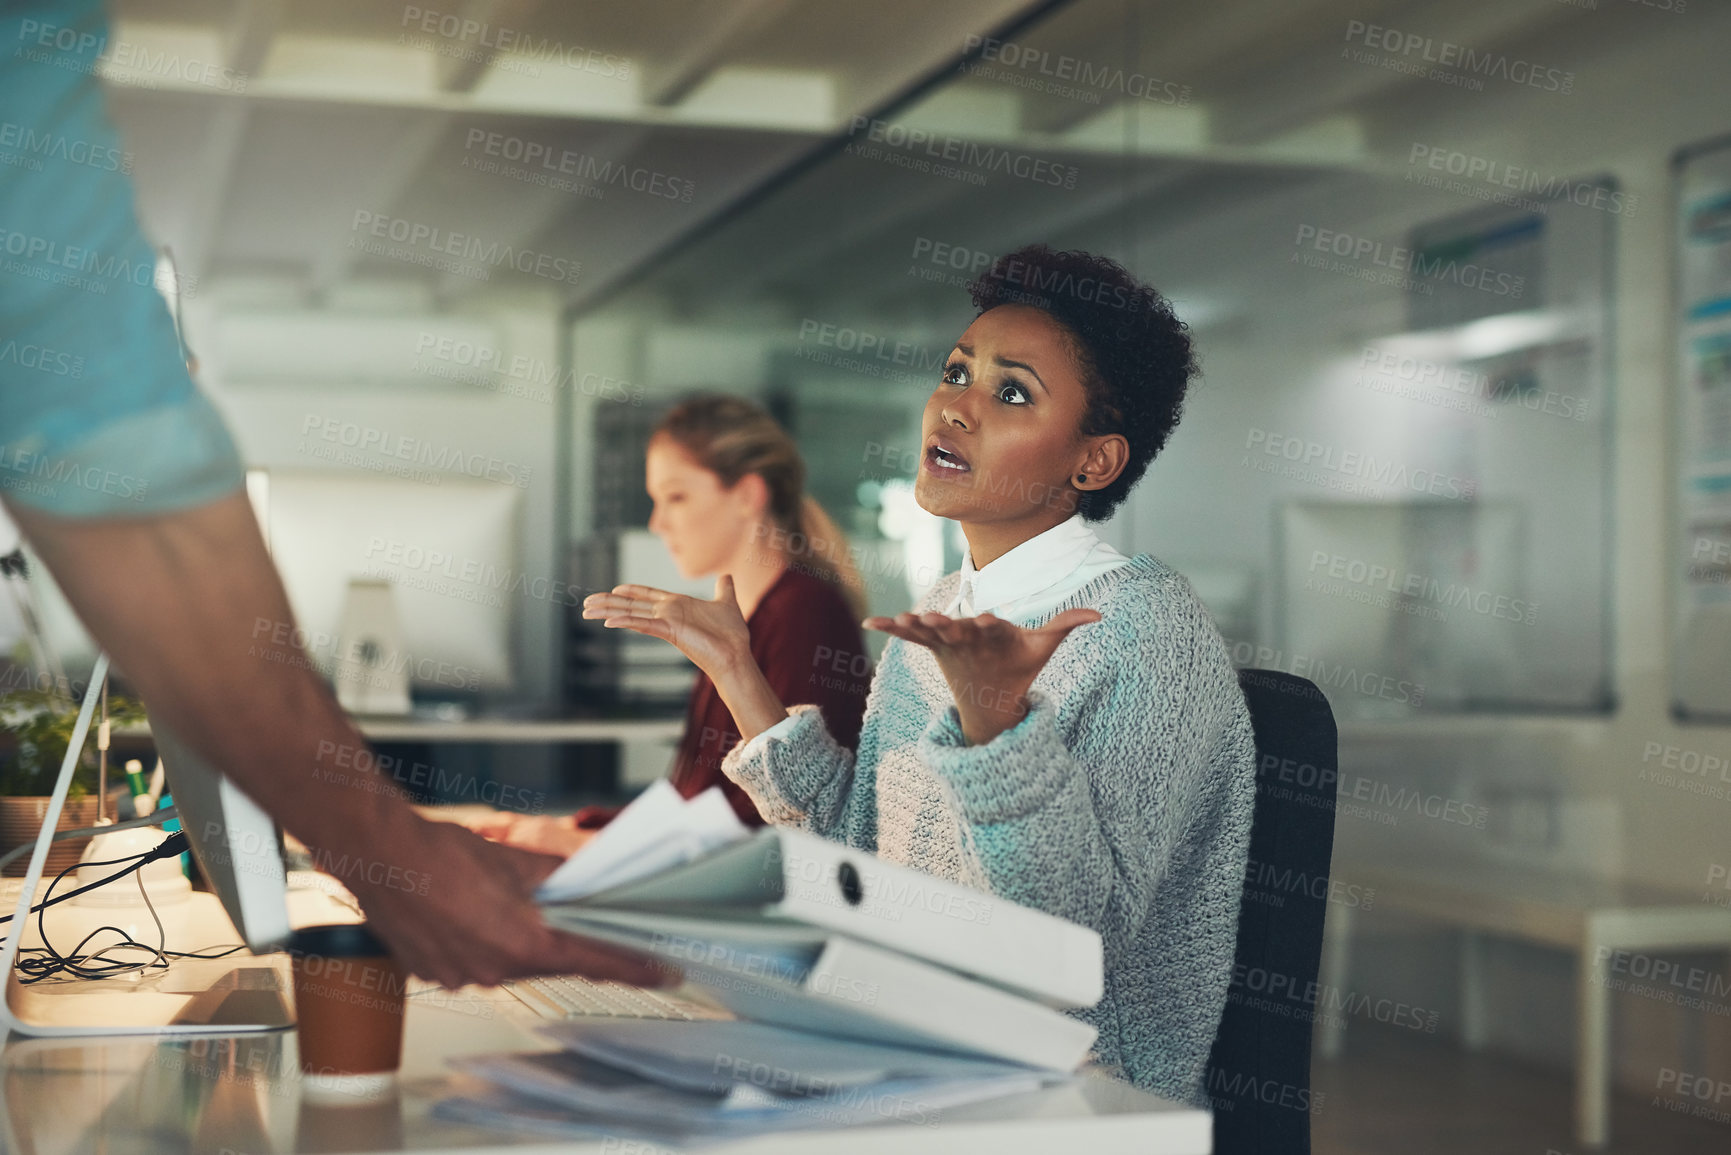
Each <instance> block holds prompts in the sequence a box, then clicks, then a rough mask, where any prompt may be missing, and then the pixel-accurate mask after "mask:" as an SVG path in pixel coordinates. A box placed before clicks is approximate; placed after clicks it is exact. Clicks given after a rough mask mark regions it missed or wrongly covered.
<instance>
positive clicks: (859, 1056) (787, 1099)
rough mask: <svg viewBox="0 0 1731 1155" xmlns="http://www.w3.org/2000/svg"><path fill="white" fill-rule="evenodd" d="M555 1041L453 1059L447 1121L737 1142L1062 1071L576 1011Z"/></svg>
mask: <svg viewBox="0 0 1731 1155" xmlns="http://www.w3.org/2000/svg"><path fill="white" fill-rule="evenodd" d="M543 1033H545V1034H547V1035H548V1036H549V1037H551V1038H553V1039H555V1040H556V1041H558V1042H559V1043H561V1044H562V1046H563V1048H564V1049H563V1050H559V1051H545V1052H534V1053H526V1054H514V1055H489V1056H482V1057H479V1058H471V1059H464V1060H458V1061H456V1063H455V1065H456V1066H457V1067H458V1068H459V1069H460V1070H462V1071H463V1072H464V1073H465V1074H466V1075H468V1076H470V1077H471V1078H472V1079H474V1080H475V1081H476V1086H475V1089H474V1091H473V1092H472V1093H470V1094H467V1095H463V1096H460V1097H455V1098H451V1099H447V1100H445V1101H443V1102H441V1103H439V1104H438V1105H437V1107H436V1108H435V1114H436V1115H437V1116H438V1117H440V1118H444V1119H449V1120H452V1121H460V1122H466V1123H476V1124H483V1125H489V1126H506V1127H509V1128H511V1129H514V1130H524V1131H530V1132H536V1133H542V1134H553V1135H559V1136H562V1137H573V1138H578V1137H598V1136H600V1135H603V1134H611V1135H618V1134H620V1133H626V1134H632V1135H637V1136H642V1137H645V1138H648V1139H651V1140H662V1141H674V1142H678V1141H685V1140H689V1139H692V1138H696V1137H706V1138H736V1137H739V1136H743V1135H749V1134H757V1133H762V1132H766V1131H780V1130H789V1129H799V1128H825V1127H842V1126H853V1125H858V1124H862V1123H876V1122H891V1121H901V1122H910V1123H929V1122H931V1121H933V1120H934V1119H935V1118H936V1117H937V1115H938V1113H939V1112H941V1111H943V1110H944V1109H945V1108H947V1107H955V1106H960V1105H962V1104H965V1103H971V1102H977V1101H980V1100H982V1099H990V1098H996V1097H999V1096H1003V1095H1010V1094H1017V1093H1021V1092H1026V1091H1031V1090H1035V1089H1037V1088H1039V1087H1040V1086H1041V1085H1042V1084H1044V1083H1048V1082H1052V1081H1055V1080H1056V1079H1058V1078H1060V1076H1056V1075H1053V1074H1051V1073H1049V1072H1046V1073H1042V1072H1038V1071H1031V1070H1029V1069H1027V1068H1025V1067H1019V1066H1016V1065H1014V1064H1008V1063H996V1062H991V1061H988V1060H983V1059H969V1058H963V1057H960V1056H955V1055H945V1054H939V1053H936V1052H930V1051H919V1050H911V1049H905V1048H895V1047H885V1046H879V1045H876V1044H871V1043H862V1042H855V1041H850V1040H844V1039H836V1038H833V1037H828V1036H821V1035H813V1034H808V1033H804V1032H799V1031H793V1030H788V1029H785V1028H781V1027H773V1026H767V1025H764V1024H761V1023H748V1022H697V1023H687V1022H663V1021H657V1020H644V1019H600V1018H592V1019H581V1020H575V1021H573V1022H569V1023H562V1024H559V1025H556V1026H551V1027H548V1028H547V1029H546V1030H545V1031H544V1032H543Z"/></svg>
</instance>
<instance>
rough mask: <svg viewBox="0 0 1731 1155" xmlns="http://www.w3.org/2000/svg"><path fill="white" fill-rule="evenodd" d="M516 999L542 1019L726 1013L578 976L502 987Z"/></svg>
mask: <svg viewBox="0 0 1731 1155" xmlns="http://www.w3.org/2000/svg"><path fill="white" fill-rule="evenodd" d="M505 989H506V990H508V991H510V992H511V993H512V994H513V995H516V996H517V999H518V1000H519V1001H520V1002H522V1003H523V1005H525V1006H527V1007H528V1008H529V1009H530V1010H533V1011H534V1012H535V1013H536V1014H538V1015H540V1016H541V1017H542V1018H544V1019H571V1018H580V1017H583V1016H589V1015H598V1016H608V1017H613V1018H629V1019H685V1020H688V1021H694V1020H697V1019H725V1018H730V1017H732V1016H730V1015H729V1014H728V1013H727V1012H726V1011H723V1010H718V1009H716V1008H714V1007H709V1006H705V1005H704V1004H703V1003H700V1002H697V1001H695V1000H693V999H687V998H681V997H680V996H678V995H669V994H664V993H663V992H661V991H652V990H646V989H644V988H643V987H633V986H627V985H626V984H625V983H608V982H600V983H598V982H595V981H593V980H591V979H586V978H582V977H580V976H578V975H562V976H558V977H554V978H536V979H521V980H519V981H516V982H509V983H506V984H505Z"/></svg>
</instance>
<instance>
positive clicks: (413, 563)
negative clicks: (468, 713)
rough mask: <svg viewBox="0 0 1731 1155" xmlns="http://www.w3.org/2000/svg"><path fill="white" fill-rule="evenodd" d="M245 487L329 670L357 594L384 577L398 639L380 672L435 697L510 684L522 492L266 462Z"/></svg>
mask: <svg viewBox="0 0 1731 1155" xmlns="http://www.w3.org/2000/svg"><path fill="white" fill-rule="evenodd" d="M247 489H248V493H249V496H251V498H252V500H253V506H254V510H255V511H256V512H257V513H258V515H259V524H260V525H261V526H262V527H263V529H264V531H265V540H266V541H267V542H268V543H269V545H270V552H271V557H272V559H273V560H274V561H275V563H276V568H277V572H278V573H279V574H280V575H281V576H282V581H283V586H284V587H285V588H286V589H287V591H288V598H289V604H290V606H291V607H292V608H293V610H294V616H295V623H296V626H297V627H298V628H299V630H300V631H301V634H302V636H303V638H304V639H305V642H304V643H303V644H304V645H305V647H306V649H307V650H308V656H309V657H311V658H312V660H313V661H314V662H315V663H316V664H317V665H318V666H319V668H320V669H321V670H322V671H323V672H324V673H325V674H326V675H327V676H333V675H337V674H340V673H341V671H340V670H339V668H338V667H339V665H340V663H341V662H343V661H346V660H347V658H346V657H345V656H344V651H343V645H342V643H343V641H344V640H345V634H346V633H353V632H354V630H353V623H354V622H355V620H356V618H355V600H356V598H357V596H359V595H358V594H357V592H356V591H357V590H360V589H362V588H364V589H366V590H367V591H370V592H376V590H377V587H378V586H380V585H381V584H384V585H388V587H389V596H390V598H391V600H393V601H394V603H395V615H394V616H395V619H396V622H397V623H398V628H400V633H401V646H400V649H398V650H397V651H396V652H385V653H382V654H378V655H376V657H377V659H378V661H379V663H380V667H381V668H382V669H383V670H385V671H388V672H392V673H397V674H406V675H407V678H408V680H409V682H411V683H412V684H413V685H414V686H415V687H417V688H418V689H421V690H424V691H428V692H430V693H431V694H432V695H433V696H437V697H446V698H449V697H464V696H467V695H470V694H473V693H478V692H483V691H499V690H510V689H512V688H513V687H514V685H515V672H514V663H513V661H512V652H513V645H512V639H513V628H514V623H515V620H516V613H515V610H516V606H517V603H518V602H519V601H520V600H521V599H522V597H523V596H524V593H523V591H524V588H525V586H526V584H527V583H526V582H525V581H524V580H523V572H522V564H521V560H520V558H521V552H520V550H519V548H518V541H519V528H518V522H519V517H520V513H521V506H522V500H521V498H522V490H520V489H516V488H514V487H511V486H508V485H501V484H498V483H495V482H478V481H466V480H461V479H453V478H448V477H441V478H440V479H439V483H438V484H437V485H434V484H431V483H428V482H421V481H410V480H405V479H401V478H386V477H380V478H370V477H353V476H349V475H346V474H332V473H316V472H306V471H299V472H297V471H286V470H274V469H273V470H268V471H266V470H253V471H250V472H249V473H248V476H247ZM370 592H369V596H370ZM345 624H347V626H348V627H349V628H348V629H345ZM391 648H392V649H396V648H395V647H391Z"/></svg>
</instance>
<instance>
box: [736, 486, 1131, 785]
mask: <svg viewBox="0 0 1731 1155" xmlns="http://www.w3.org/2000/svg"><path fill="white" fill-rule="evenodd" d="M1129 561H1130V559H1129V558H1127V557H1125V556H1124V555H1123V554H1121V553H1119V552H1118V551H1117V550H1115V549H1113V548H1112V547H1111V546H1109V545H1107V544H1106V543H1105V542H1103V541H1101V540H1100V538H1099V536H1098V535H1097V534H1095V532H1094V531H1093V530H1091V529H1089V528H1088V523H1087V522H1085V521H1083V520H1082V515H1081V514H1079V513H1077V514H1072V515H1071V516H1070V518H1069V519H1068V520H1066V521H1061V522H1059V523H1058V524H1057V525H1054V526H1053V527H1052V528H1051V529H1048V530H1046V531H1045V532H1044V533H1037V534H1035V535H1034V536H1033V537H1030V538H1029V539H1028V540H1027V541H1025V542H1023V543H1022V544H1021V545H1018V546H1016V547H1015V548H1014V549H1012V550H1010V551H1009V552H1007V553H1005V554H1004V556H1003V557H1000V558H996V559H994V560H993V561H991V562H989V563H987V565H986V568H985V569H978V570H977V569H975V568H974V555H973V551H972V550H971V549H970V550H968V551H967V552H965V553H964V554H963V556H962V571H961V581H960V583H959V584H958V585H957V586H956V596H955V597H953V598H951V599H950V604H949V605H948V606H946V607H945V609H944V613H945V615H946V616H948V617H952V618H958V617H959V618H971V617H976V616H978V615H980V614H984V613H992V614H996V615H997V616H998V617H1000V618H1003V619H1004V620H1005V621H1010V622H1015V623H1016V624H1017V625H1023V624H1025V623H1027V622H1031V621H1033V620H1034V619H1035V618H1038V617H1042V616H1044V615H1046V614H1049V613H1051V612H1052V611H1053V610H1055V609H1057V608H1058V606H1059V605H1061V604H1063V602H1064V601H1066V600H1067V599H1068V598H1069V597H1070V596H1071V595H1072V594H1074V593H1075V592H1076V591H1077V590H1079V589H1081V588H1082V587H1083V586H1085V585H1087V584H1088V583H1089V582H1091V581H1093V580H1094V579H1095V578H1097V577H1099V576H1100V575H1101V574H1103V573H1108V572H1110V571H1112V570H1115V569H1117V568H1118V567H1119V566H1121V565H1126V564H1128V563H1129ZM793 724H794V718H793V717H792V716H791V715H789V716H788V717H786V718H783V719H782V720H781V721H779V722H777V723H776V724H775V725H773V726H771V727H770V728H769V729H767V730H763V731H760V732H759V733H758V734H757V735H755V736H754V737H752V738H751V739H749V740H748V741H747V742H746V745H745V748H746V751H747V753H748V754H750V753H752V752H755V751H756V750H757V749H758V747H760V746H762V745H763V744H764V743H765V742H767V741H769V740H770V739H772V738H774V739H777V740H779V739H780V738H781V737H782V736H783V735H785V734H786V733H787V732H788V731H790V730H792V729H793Z"/></svg>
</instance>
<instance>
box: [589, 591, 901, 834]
mask: <svg viewBox="0 0 1731 1155" xmlns="http://www.w3.org/2000/svg"><path fill="white" fill-rule="evenodd" d="M745 624H746V627H747V628H748V629H749V630H750V631H751V656H752V657H753V658H755V659H757V665H758V668H759V669H761V670H762V671H763V676H764V677H765V678H766V679H767V680H768V681H769V684H770V687H771V688H772V689H774V690H775V693H776V696H777V697H779V698H780V699H781V700H782V702H783V703H785V704H786V705H789V706H796V705H800V704H802V703H811V704H812V705H815V706H817V707H818V709H819V710H820V711H821V712H822V713H823V720H824V723H825V725H826V726H827V727H828V728H829V732H830V734H831V735H832V736H833V737H834V738H835V740H836V741H837V742H839V743H841V744H842V745H843V746H845V747H847V748H848V749H850V750H852V749H854V748H855V747H856V746H858V744H859V731H860V722H861V720H862V719H863V718H864V717H865V702H866V691H867V690H868V689H870V687H871V675H872V667H871V658H870V656H869V655H868V654H867V652H866V647H865V637H864V635H863V634H861V633H860V627H859V620H858V619H857V618H855V617H854V614H853V611H852V610H851V609H849V608H848V604H847V599H845V598H844V597H842V595H841V592H840V591H839V590H838V589H836V587H835V585H834V584H833V583H832V582H829V581H826V580H824V579H823V578H820V577H816V576H814V575H812V574H811V573H809V572H806V571H805V570H803V569H798V568H795V567H794V566H792V565H789V566H788V567H787V568H786V569H783V570H782V571H781V576H780V577H778V578H776V579H775V583H774V584H773V585H771V586H770V587H769V589H768V590H766V591H765V592H764V595H763V598H762V600H760V601H759V602H758V603H757V605H756V607H754V608H753V609H752V611H751V617H750V618H748V619H746V623H745ZM738 742H739V731H738V729H737V728H736V727H735V725H734V722H733V713H732V711H730V710H729V709H728V708H727V705H726V703H724V702H723V701H722V700H721V695H720V693H718V692H717V691H716V689H715V683H714V682H712V681H711V680H710V678H709V675H708V674H705V673H702V672H701V671H700V672H699V673H698V675H697V684H696V685H695V686H693V687H692V688H691V698H690V700H689V701H688V702H687V703H686V708H685V734H684V736H683V737H682V738H681V739H680V741H679V754H678V756H677V757H676V759H675V760H674V763H673V772H672V774H671V775H670V778H671V780H672V783H673V787H674V789H676V790H678V791H679V793H680V794H681V795H682V796H684V797H686V798H695V797H696V796H697V795H699V794H701V793H702V792H703V791H705V790H707V789H709V787H711V786H720V787H721V790H722V793H723V794H725V795H727V800H728V801H729V802H730V803H732V804H733V809H734V812H735V813H737V814H738V815H739V817H740V819H741V821H743V822H745V823H746V824H747V825H748V826H762V825H763V824H764V822H763V818H762V817H761V816H760V815H759V814H758V813H757V807H756V806H754V805H752V801H751V798H750V797H749V796H747V794H746V793H745V791H743V790H741V789H740V788H739V787H738V786H737V785H735V784H734V782H733V780H732V779H730V778H729V777H728V776H727V775H725V774H723V773H722V772H721V760H722V759H723V758H724V757H726V756H727V753H728V751H730V750H732V749H733V747H734V746H735V745H736V744H737V743H738ZM617 812H618V808H616V807H605V808H604V807H598V806H592V807H584V808H583V810H581V811H579V812H578V816H577V824H578V825H579V826H581V827H584V828H591V827H594V826H599V825H602V824H603V823H604V822H606V821H607V820H609V819H611V818H612V817H613V815H614V814H616V813H617Z"/></svg>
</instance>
